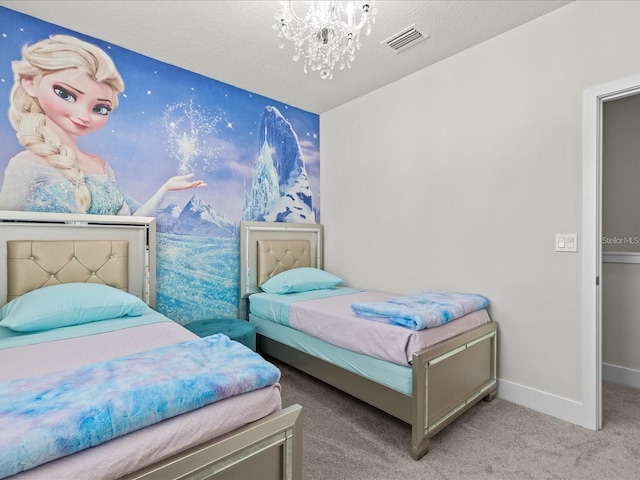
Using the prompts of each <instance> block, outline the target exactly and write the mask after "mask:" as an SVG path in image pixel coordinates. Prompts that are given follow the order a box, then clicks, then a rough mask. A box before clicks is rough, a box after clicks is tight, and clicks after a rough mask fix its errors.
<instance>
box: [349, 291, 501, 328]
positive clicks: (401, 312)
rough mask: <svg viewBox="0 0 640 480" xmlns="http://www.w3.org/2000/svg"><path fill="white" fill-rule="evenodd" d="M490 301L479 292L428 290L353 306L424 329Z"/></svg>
mask: <svg viewBox="0 0 640 480" xmlns="http://www.w3.org/2000/svg"><path fill="white" fill-rule="evenodd" d="M488 305H489V300H488V299H487V298H486V297H484V296H482V295H478V294H475V293H450V292H437V291H424V292H419V293H415V294H413V295H406V296H403V297H397V298H392V299H391V300H386V301H384V302H373V303H353V304H351V309H352V310H353V312H354V313H355V314H356V315H357V316H359V317H363V318H368V319H370V320H376V321H379V322H383V323H389V324H392V325H399V326H401V327H406V328H410V329H412V330H423V329H425V328H431V327H438V326H440V325H444V324H445V323H448V322H450V321H451V320H455V319H456V318H459V317H462V316H463V315H466V314H467V313H471V312H474V311H476V310H481V309H483V308H486V307H487V306H488Z"/></svg>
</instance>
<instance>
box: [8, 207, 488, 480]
mask: <svg viewBox="0 0 640 480" xmlns="http://www.w3.org/2000/svg"><path fill="white" fill-rule="evenodd" d="M322 234H323V230H322V225H315V224H314V225H308V224H285V223H270V222H243V223H242V226H241V278H240V314H239V315H240V317H241V318H248V319H249V320H250V321H251V322H252V323H253V324H254V325H255V326H256V330H257V332H258V339H257V340H258V342H257V344H258V351H259V353H263V354H266V355H267V356H271V357H273V358H276V359H279V360H281V361H283V362H285V363H288V364H290V365H292V366H294V367H296V368H298V369H300V370H302V371H304V372H306V373H308V374H311V375H313V376H315V377H317V378H319V379H321V380H323V381H325V382H327V383H329V384H331V385H333V386H336V387H337V388H339V389H341V390H343V391H345V392H347V393H349V394H351V395H353V396H355V397H357V398H359V399H361V400H363V401H365V402H367V403H370V404H371V405H373V406H375V407H377V408H379V409H381V410H383V411H385V412H387V413H389V414H391V415H393V416H395V417H397V418H399V419H401V420H403V421H405V422H407V423H409V424H411V425H412V456H413V457H414V458H415V459H419V458H421V457H422V456H423V455H424V454H425V453H426V452H427V451H428V448H429V441H430V438H431V437H433V435H435V434H436V433H437V432H439V431H440V430H442V429H443V428H444V427H446V426H447V425H448V424H450V423H451V422H452V421H453V420H454V419H455V418H457V417H458V416H459V415H461V414H462V413H463V412H465V411H466V410H467V409H469V408H470V407H471V406H472V405H474V404H475V403H477V402H478V401H479V400H481V399H485V400H491V399H492V398H493V397H494V396H495V395H496V391H497V382H496V349H497V329H496V324H495V322H493V321H491V320H490V318H489V316H488V314H487V311H486V309H478V310H476V311H474V312H473V313H470V314H468V315H464V316H463V317H462V318H459V319H457V320H455V321H452V322H449V323H446V324H445V325H442V326H439V327H437V328H428V329H424V330H412V329H408V328H399V327H397V326H393V325H388V324H385V323H379V322H371V321H370V320H365V319H359V318H357V316H355V315H354V314H353V312H352V311H351V308H350V307H351V305H352V304H353V303H354V302H380V301H385V300H388V299H391V298H392V296H391V295H388V294H382V293H378V292H363V291H360V290H357V289H351V288H348V287H342V286H336V283H335V282H333V280H334V279H332V278H331V275H330V274H328V273H327V272H323V271H322V265H323V258H322V250H323V245H322V242H323V238H322ZM155 235H156V234H155V220H154V219H153V218H147V217H144V218H142V217H140V218H136V217H127V218H122V217H110V216H97V215H85V216H78V215H66V214H40V213H38V214H35V213H29V212H0V275H2V276H3V278H5V279H6V282H4V281H3V282H2V283H0V307H1V308H2V313H3V315H2V316H3V317H4V318H3V320H2V323H0V363H1V364H2V365H4V366H5V368H2V369H0V423H2V422H3V421H4V422H5V423H4V424H3V427H2V435H0V478H3V477H6V476H11V478H15V479H16V480H28V479H39V478H48V479H56V478H61V479H62V478H64V479H67V478H113V479H117V478H120V479H126V480H132V479H143V478H145V479H162V480H165V479H178V478H184V479H187V478H194V479H195V478H198V479H205V478H243V479H252V478H260V479H271V478H278V479H298V478H301V477H302V452H301V448H302V439H301V435H302V425H301V411H302V408H301V407H300V406H299V405H294V406H291V407H289V408H286V409H282V406H281V397H280V385H279V383H278V380H279V372H278V371H277V369H276V368H275V367H274V366H273V365H272V364H271V363H269V362H267V361H265V360H264V359H263V358H262V357H260V355H257V354H255V353H254V352H252V351H251V350H249V349H248V348H246V347H244V346H243V345H240V344H238V343H237V342H232V341H229V339H228V338H226V337H224V336H221V335H214V336H212V337H207V338H205V339H199V338H198V337H197V336H195V335H194V334H192V333H191V332H189V331H188V330H186V329H185V328H183V327H182V326H180V325H178V324H176V323H175V322H173V321H171V320H169V319H168V318H166V317H164V316H163V315H161V314H159V313H158V312H157V311H155V310H154V309H153V307H154V306H155V260H156V259H155ZM307 271H311V272H312V273H314V274H315V273H322V274H323V275H321V277H320V278H316V277H314V278H311V279H310V278H308V277H304V276H303V277H304V278H303V277H301V278H297V277H294V278H295V280H294V281H293V283H291V282H292V281H291V280H290V279H289V280H288V283H287V282H285V283H286V284H283V285H277V288H276V293H269V292H266V291H265V289H267V287H266V285H269V288H268V289H267V290H271V287H272V286H273V283H274V282H276V281H277V280H279V279H281V278H284V277H285V275H282V276H279V277H278V274H279V273H285V272H293V273H295V274H298V273H300V274H302V273H303V272H307ZM338 280H340V279H338ZM325 281H329V284H327V285H324V283H323V282H325ZM299 282H302V283H305V282H307V283H308V282H311V283H313V284H314V285H313V288H311V289H307V288H302V289H299V288H297V287H298V286H299ZM332 282H333V283H332ZM276 283H277V282H276ZM338 283H339V282H338ZM42 287H45V288H42ZM278 288H281V289H283V290H278ZM290 290H303V291H293V292H292V291H290ZM324 291H329V292H331V293H330V294H326V295H325V294H323V293H322V292H324ZM284 292H286V294H283V293H284ZM318 292H320V293H318ZM335 292H339V293H338V294H337V295H336V294H335ZM70 305H71V307H70ZM69 308H71V311H70V310H69ZM96 311H98V312H99V313H98V314H96ZM7 313H10V315H7ZM96 315H99V316H100V318H98V317H96ZM7 318H9V320H7ZM293 327H295V328H293ZM354 339H355V340H356V341H355V342H354ZM209 362H211V363H209ZM203 364H206V365H207V366H208V368H204V369H203V368H201V366H202V365H203ZM211 365H214V367H213V368H211ZM6 366H10V368H6ZM138 368H141V370H137V369H138ZM203 370H204V371H203ZM254 370H255V371H256V372H259V374H258V373H256V376H251V377H248V376H247V374H246V372H249V371H251V372H253V371H254ZM186 375H190V376H188V377H186ZM243 375H244V376H243ZM212 377H215V378H212ZM220 377H224V379H223V380H224V381H225V382H227V383H224V384H222V383H216V382H222V381H223V380H221V379H220ZM229 381H230V383H229ZM47 382H49V383H47ZM56 382H57V383H56ZM127 382H128V383H127ZM123 383H127V385H126V386H125V388H124V390H117V392H118V393H116V394H114V395H112V394H111V392H112V390H113V391H116V390H115V389H116V388H120V387H122V384H123ZM185 385H186V386H187V388H184V387H185ZM39 389H41V390H39ZM162 389H166V390H162ZM149 391H152V394H154V395H155V397H153V399H152V400H151V401H150V406H149V407H148V411H147V412H146V413H145V412H142V413H140V411H139V410H138V407H139V406H140V405H141V404H144V403H145V402H141V401H140V399H141V398H142V397H145V396H148V394H149ZM34 392H35V393H34ZM44 392H49V393H48V394H43V393H44ZM51 392H53V394H51ZM211 392H215V394H212V393H211ZM83 396H84V397H96V398H98V397H100V398H102V397H104V399H106V400H105V403H104V404H102V405H96V406H93V407H90V409H89V411H88V413H87V411H85V412H84V413H82V414H80V415H76V414H75V413H74V412H72V414H71V416H70V417H62V418H63V421H62V422H61V424H62V427H61V425H59V424H58V425H55V424H53V421H54V420H55V418H56V417H59V416H61V415H62V412H64V411H65V408H67V405H73V404H74V402H76V400H77V398H79V397H83ZM34 398H36V399H37V402H36V403H35V404H34V403H33V399H34ZM168 398H170V399H171V400H167V399H168ZM194 398H195V399H194ZM52 399H53V400H52ZM127 399H128V400H127ZM23 400H25V401H26V400H28V401H30V402H31V403H25V404H24V405H23V404H22V403H21V402H22V401H23ZM45 400H46V401H45ZM59 400H60V401H59ZM145 401H148V400H145ZM38 402H40V403H38ZM47 402H48V403H47ZM154 402H155V403H154ZM34 405H36V407H37V408H35V407H34ZM60 405H62V407H64V408H62V407H60V409H58V407H59V406H60ZM21 408H22V410H21ZM38 408H41V409H42V410H43V412H40V413H41V414H42V415H43V416H40V417H38V416H34V415H33V414H34V411H35V410H37V409H38ZM91 408H93V410H91ZM127 408H128V409H129V410H127ZM54 412H55V413H56V414H55V415H54V414H53V413H54ZM150 412H151V415H150ZM74 415H75V417H77V418H76V420H78V419H79V421H78V423H77V424H73V423H72V422H70V420H69V418H72V417H74ZM154 415H155V417H154ZM149 416H151V417H153V418H152V420H145V421H146V422H147V423H145V424H143V425H133V426H131V425H128V424H127V425H121V423H122V422H120V421H119V419H122V418H129V417H131V418H132V419H135V418H138V417H144V418H148V417H149ZM18 417H21V418H19V421H16V423H14V421H15V419H16V418H18ZM26 417H32V418H27V420H26V421H25V418H26ZM7 422H8V423H7ZM29 422H31V423H29ZM50 424H51V425H50ZM105 424H106V425H107V428H105ZM95 425H97V427H95ZM44 427H46V428H44ZM94 427H95V428H94ZM65 428H66V429H67V430H68V431H66V432H65V431H64V430H65ZM96 429H97V430H96ZM105 430H107V431H108V432H107V434H104V431H105ZM96 431H98V432H99V433H100V435H103V434H104V435H103V437H104V438H103V437H101V436H100V435H98V434H97V433H96ZM51 432H55V436H54V434H53V433H51ZM65 435H66V437H65ZM83 442H84V443H83ZM40 443H44V444H45V448H44V450H43V451H42V452H40V453H38V452H39V450H38V449H37V448H36V447H38V444H40ZM78 445H80V447H79V448H77V446H78ZM38 448H40V447H38ZM74 449H76V450H77V451H76V450H74ZM52 451H53V453H52ZM25 452H26V453H25ZM60 452H61V453H60ZM39 455H40V457H39V459H38V458H36V457H38V456H39ZM34 458H36V460H34Z"/></svg>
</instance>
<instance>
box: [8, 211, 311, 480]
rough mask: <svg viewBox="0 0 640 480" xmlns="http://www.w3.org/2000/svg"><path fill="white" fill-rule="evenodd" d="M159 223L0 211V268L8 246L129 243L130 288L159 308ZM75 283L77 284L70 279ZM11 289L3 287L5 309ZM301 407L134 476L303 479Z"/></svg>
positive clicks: (146, 219) (159, 479) (130, 479)
mask: <svg viewBox="0 0 640 480" xmlns="http://www.w3.org/2000/svg"><path fill="white" fill-rule="evenodd" d="M155 238H156V230H155V219H154V218H151V217H120V216H102V215H67V214H43V213H31V212H8V211H0V265H1V266H0V268H2V269H3V272H5V273H4V275H5V277H4V278H6V272H7V242H8V241H15V240H37V241H42V240H45V241H47V240H56V241H65V240H69V241H78V240H81V241H87V240H89V241H90V240H100V241H103V240H126V241H127V242H128V243H129V265H128V270H129V272H128V273H129V279H128V280H129V282H128V290H129V293H132V294H134V295H136V296H139V297H140V298H143V299H145V300H146V301H147V303H148V304H149V305H151V306H154V305H155V286H156V284H155V269H156V263H155V262H156V256H155V255H156V252H155V245H156V243H155ZM101 243H105V242H101ZM67 281H72V280H67ZM6 298H7V285H6V282H5V281H3V282H1V283H0V306H2V305H4V303H5V301H6ZM301 413H302V408H301V407H300V406H299V405H293V406H291V407H288V408H285V409H283V410H282V411H280V412H277V413H273V414H271V415H269V416H267V417H265V418H262V419H260V420H257V421H255V422H252V423H250V424H248V425H245V426H243V427H241V428H239V429H237V430H235V431H232V432H230V433H228V434H226V435H223V436H221V437H218V438H215V439H212V440H210V441H208V442H206V443H203V444H201V445H198V446H197V447H194V448H191V449H189V450H186V451H184V452H180V453H179V454H176V455H175V456H173V457H171V458H168V459H166V460H164V461H161V462H158V463H156V464H154V465H151V466H149V467H147V468H144V469H142V470H140V471H136V472H133V473H131V474H129V475H127V476H125V477H123V480H134V479H148V480H151V479H157V480H169V479H198V480H201V479H208V478H216V479H221V478H235V479H240V478H241V479H282V480H285V479H286V480H297V479H300V478H302V416H301Z"/></svg>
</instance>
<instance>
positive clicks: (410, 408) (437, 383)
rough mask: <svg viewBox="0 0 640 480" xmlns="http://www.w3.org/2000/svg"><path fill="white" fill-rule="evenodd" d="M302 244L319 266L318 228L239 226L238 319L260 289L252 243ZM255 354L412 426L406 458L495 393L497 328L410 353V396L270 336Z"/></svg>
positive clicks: (487, 327)
mask: <svg viewBox="0 0 640 480" xmlns="http://www.w3.org/2000/svg"><path fill="white" fill-rule="evenodd" d="M261 240H270V241H274V240H278V241H281V240H294V241H295V240H308V241H309V244H310V246H311V252H310V253H311V254H310V265H309V266H311V267H316V268H323V228H322V225H319V224H313V225H310V224H286V223H271V222H242V226H241V241H240V244H241V247H240V250H241V260H240V263H241V278H240V311H239V315H240V316H241V318H247V317H248V315H249V313H250V312H248V298H249V296H250V295H251V294H252V293H256V292H259V291H261V290H260V288H259V285H260V283H259V279H258V268H257V265H258V261H259V259H258V242H259V241H261ZM257 344H258V350H259V351H261V352H262V353H264V354H266V355H269V356H272V357H274V358H277V359H279V360H281V361H283V362H285V363H287V364H289V365H291V366H293V367H295V368H297V369H299V370H301V371H303V372H305V373H307V374H309V375H312V376H314V377H316V378H318V379H320V380H322V381H324V382H326V383H328V384H329V385H332V386H334V387H336V388H338V389H340V390H342V391H344V392H346V393H348V394H350V395H352V396H354V397H356V398H358V399H360V400H363V401H364V402H366V403H368V404H370V405H373V406H375V407H376V408H378V409H380V410H382V411H385V412H387V413H389V414H391V415H393V416H394V417H396V418H399V419H400V420H403V421H404V422H406V423H408V424H410V425H411V426H412V456H413V458H415V459H416V460H418V459H420V458H421V457H422V456H424V455H425V454H426V453H427V451H428V449H429V443H430V439H431V438H432V437H433V436H434V435H435V434H437V433H438V432H439V431H441V430H442V429H443V428H445V427H446V426H447V425H449V424H450V423H451V422H453V421H454V420H455V419H456V418H458V417H459V416H460V415H462V414H463V413H464V412H465V411H467V410H468V409H469V408H471V407H472V406H473V405H474V404H476V403H477V402H478V401H480V400H481V399H484V400H486V401H490V400H492V399H493V398H495V396H496V394H497V380H496V378H497V377H496V373H497V372H496V366H497V361H496V357H497V325H496V323H495V322H490V323H488V324H485V325H482V326H480V327H477V328H474V329H473V330H470V331H468V332H465V333H462V334H460V335H457V336H455V337H453V338H450V339H448V340H445V341H443V342H440V343H438V344H436V345H434V346H432V347H430V348H427V349H425V350H422V351H419V352H415V353H414V354H413V367H412V377H413V381H412V392H413V394H412V395H410V396H409V395H405V394H402V393H400V392H398V391H396V390H393V389H390V388H388V387H385V386H383V385H381V384H379V383H377V382H374V381H372V380H370V379H368V378H364V377H362V376H360V375H358V374H355V373H353V372H350V371H348V370H345V369H343V368H340V367H338V366H336V365H333V364H332V363H329V362H327V361H324V360H321V359H319V358H316V357H314V356H312V355H310V354H308V353H305V352H302V351H300V350H298V349H295V348H292V347H291V346H288V345H285V344H283V343H281V342H278V341H276V340H274V339H272V338H268V337H266V336H263V335H258V339H257Z"/></svg>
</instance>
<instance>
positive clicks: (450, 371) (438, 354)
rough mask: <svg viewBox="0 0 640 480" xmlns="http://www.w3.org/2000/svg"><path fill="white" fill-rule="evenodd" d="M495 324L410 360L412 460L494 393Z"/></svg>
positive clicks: (419, 353) (417, 354)
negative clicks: (411, 361)
mask: <svg viewBox="0 0 640 480" xmlns="http://www.w3.org/2000/svg"><path fill="white" fill-rule="evenodd" d="M496 357H497V325H496V323H495V322H491V323H488V324H486V325H482V326H480V327H477V328H475V329H473V330H470V331H468V332H466V333H463V334H461V335H458V336H456V337H454V338H452V339H450V340H447V341H444V342H441V343H439V344H438V345H435V346H433V347H431V348H428V349H425V350H422V351H420V352H417V353H415V354H414V355H413V390H412V391H413V395H412V402H413V407H412V409H411V410H412V412H413V415H414V417H413V420H412V432H413V433H412V437H413V438H412V444H413V445H412V456H413V458H415V459H416V460H417V459H419V458H421V457H422V456H423V455H424V454H426V453H427V451H428V450H429V441H430V438H431V437H433V436H434V435H435V434H436V433H438V432H439V431H440V430H442V429H443V428H444V427H446V426H447V425H448V424H450V423H451V422H453V421H454V420H455V419H456V418H458V417H459V416H460V415H462V414H463V413H464V412H465V411H467V410H468V409H469V408H470V407H471V406H473V405H474V404H476V403H477V402H478V401H479V400H481V399H483V398H484V399H485V400H487V401H490V400H492V399H493V398H494V397H495V396H496V393H497V380H496V373H497V372H496V364H497V362H496Z"/></svg>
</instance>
